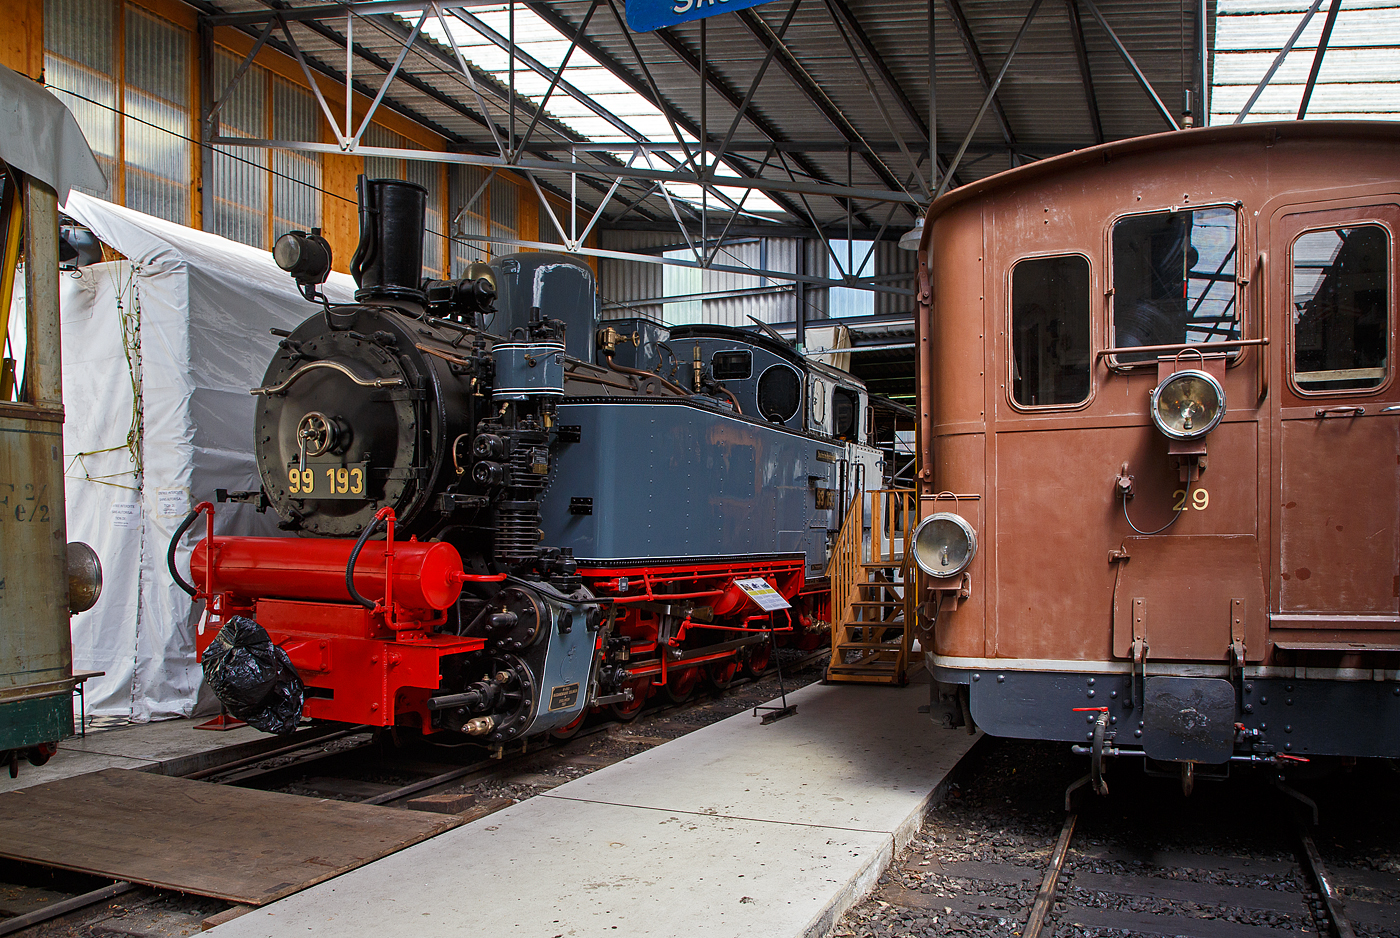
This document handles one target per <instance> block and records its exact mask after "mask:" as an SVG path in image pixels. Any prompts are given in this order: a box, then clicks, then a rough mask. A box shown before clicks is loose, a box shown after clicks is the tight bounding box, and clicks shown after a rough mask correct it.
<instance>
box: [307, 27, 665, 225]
mask: <svg viewBox="0 0 1400 938" xmlns="http://www.w3.org/2000/svg"><path fill="white" fill-rule="evenodd" d="M372 22H373V23H374V24H375V25H377V26H378V27H380V28H381V29H383V30H385V31H387V32H389V33H391V34H396V35H397V36H398V37H399V38H400V39H401V40H403V41H405V42H407V41H408V40H409V38H410V37H409V34H408V31H407V29H406V27H405V26H404V25H403V24H402V23H400V22H398V21H397V20H395V19H393V17H391V16H388V15H377V16H375V17H374V18H373V20H372ZM331 32H332V33H333V32H334V31H333V30H332V31H331ZM449 38H450V37H449ZM332 41H334V40H332ZM340 42H341V44H342V45H343V44H344V40H343V39H342V40H340ZM413 42H414V45H415V48H416V49H417V50H418V51H419V52H420V53H422V54H423V55H425V56H427V57H429V58H430V59H435V60H437V61H438V62H439V63H440V64H442V65H444V66H446V67H447V69H448V70H449V71H450V72H451V73H452V74H453V75H456V74H457V62H456V59H455V57H452V58H449V57H448V56H447V54H446V53H445V52H444V51H443V50H441V49H440V48H438V46H437V43H435V42H431V41H429V40H428V39H427V38H426V37H423V36H418V37H414V38H413ZM400 77H402V78H403V79H405V80H409V79H412V81H410V82H409V83H410V85H411V86H412V87H414V88H418V86H419V85H422V86H424V87H427V88H428V89H431V90H432V92H433V94H434V100H437V101H439V102H440V103H443V104H444V105H445V106H447V107H450V108H452V109H453V110H454V111H456V112H457V113H458V114H461V115H462V116H464V117H468V118H470V119H471V120H473V121H475V122H476V123H477V124H479V125H481V126H482V127H486V128H488V129H491V128H492V124H494V121H493V120H492V119H491V118H490V117H489V116H488V115H479V114H477V113H476V112H475V111H473V110H471V109H470V108H468V107H466V106H464V105H463V104H461V103H460V102H458V101H456V100H455V99H453V98H450V97H448V96H446V95H443V94H441V92H437V91H436V89H433V88H432V86H431V85H428V84H427V83H426V82H423V81H422V80H421V79H418V78H416V77H415V76H413V75H409V74H407V73H401V75H400ZM476 77H477V80H478V81H480V82H482V83H484V84H486V85H488V86H495V87H496V88H497V93H499V85H498V83H497V82H496V80H495V79H494V78H493V77H492V76H490V75H488V74H486V73H485V72H480V73H479V74H478V75H477V76H476ZM505 94H507V95H512V94H513V91H512V90H510V89H507V90H506V91H505ZM517 106H519V107H521V108H522V109H523V111H524V113H526V114H530V115H532V116H533V117H535V118H538V119H539V120H540V122H541V123H543V124H544V125H545V126H547V127H548V128H549V129H550V131H552V132H553V133H556V134H558V135H559V136H561V137H563V138H564V139H565V140H566V141H567V140H569V139H570V138H571V137H572V136H573V133H572V132H571V131H570V130H569V129H568V128H567V127H565V126H564V125H562V124H560V123H559V122H558V121H556V120H554V119H553V118H552V117H549V116H548V115H547V114H545V113H544V112H543V111H541V110H539V109H537V108H533V107H531V105H530V104H529V102H528V101H520V100H519V99H517ZM497 130H498V131H499V132H504V130H505V129H504V128H497ZM495 136H496V133H494V132H493V134H492V137H493V138H494V137H495ZM452 139H453V140H454V141H456V142H459V143H467V141H464V140H462V139H461V138H452ZM527 150H528V151H529V152H531V153H533V154H535V155H536V156H539V157H540V158H541V159H549V156H548V152H547V151H545V150H540V149H537V148H535V147H528V148H527ZM608 159H610V160H611V159H612V157H608ZM600 172H602V173H604V174H606V169H605V168H601V169H600ZM584 181H585V184H586V185H587V186H588V187H589V188H590V189H593V190H594V191H595V192H598V193H600V194H601V193H604V192H606V191H607V188H606V187H605V186H601V185H599V184H598V183H597V182H596V181H594V180H592V179H588V178H585V180H584ZM545 188H547V189H548V190H549V191H550V192H552V193H554V194H555V195H557V196H559V197H560V198H567V194H566V193H565V192H563V191H562V190H560V189H558V188H556V187H554V186H552V185H546V186H545ZM620 201H623V203H624V204H628V205H630V204H631V203H628V202H626V200H620ZM638 211H640V212H642V214H644V215H646V216H647V217H648V218H652V217H655V216H653V215H652V214H651V213H650V212H647V211H646V210H645V209H644V208H642V207H640V206H639V207H638Z"/></svg>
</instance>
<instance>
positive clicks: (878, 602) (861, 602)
mask: <svg viewBox="0 0 1400 938" xmlns="http://www.w3.org/2000/svg"><path fill="white" fill-rule="evenodd" d="M851 605H852V606H860V607H862V608H864V609H876V608H879V609H903V608H904V600H902V599H857V600H855V601H854V602H852V603H851Z"/></svg>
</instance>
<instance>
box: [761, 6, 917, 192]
mask: <svg viewBox="0 0 1400 938" xmlns="http://www.w3.org/2000/svg"><path fill="white" fill-rule="evenodd" d="M826 9H827V12H828V13H829V14H830V15H831V24H832V25H833V26H835V27H836V33H837V35H839V36H840V37H841V40H842V41H843V42H844V43H845V44H846V50H847V51H848V52H850V53H851V61H853V62H855V64H856V68H858V69H859V70H860V77H861V79H862V80H863V81H864V82H865V90H866V91H868V92H869V93H870V100H871V101H873V102H874V103H875V109H876V110H877V111H879V112H880V119H881V120H882V121H884V123H885V129H886V130H888V131H889V132H890V136H891V137H893V138H894V139H895V142H896V143H898V144H899V152H901V153H903V154H904V158H905V159H906V160H908V161H909V165H910V166H911V167H914V170H915V172H914V181H915V182H916V183H918V186H919V189H920V190H921V191H922V192H923V194H924V198H928V197H929V194H930V193H929V187H928V183H927V182H925V181H924V177H923V174H922V173H920V172H918V163H916V162H915V161H914V156H913V154H912V153H910V152H909V147H908V146H907V145H906V144H905V142H904V134H903V133H902V132H901V131H900V129H899V128H898V127H895V125H894V119H893V118H892V117H891V116H890V111H889V108H887V107H886V106H885V101H884V98H882V97H881V96H880V93H879V92H878V91H876V90H875V82H873V81H872V80H871V79H870V72H869V70H867V69H866V67H865V59H864V58H863V57H862V56H861V54H860V52H858V51H857V50H856V43H855V42H854V41H853V40H852V39H851V36H850V34H849V33H848V31H847V24H846V22H845V17H844V16H843V15H842V13H841V11H840V10H838V9H837V7H836V4H835V3H834V2H833V0H826ZM849 12H850V11H849V10H848V11H846V13H847V15H849ZM781 38H782V37H781V36H780V37H779V39H781ZM868 52H869V50H868V49H867V53H868ZM873 61H879V60H878V59H875V60H873ZM920 123H921V122H920ZM920 136H924V137H927V136H928V130H927V128H926V127H925V128H923V129H922V130H921V132H920Z"/></svg>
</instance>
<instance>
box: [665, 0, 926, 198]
mask: <svg viewBox="0 0 1400 938" xmlns="http://www.w3.org/2000/svg"><path fill="white" fill-rule="evenodd" d="M734 15H735V16H736V17H738V19H739V22H740V23H742V24H743V26H744V28H745V29H747V30H748V31H749V33H750V34H751V35H752V36H753V37H754V39H755V40H757V41H758V43H759V45H761V46H763V49H764V51H765V52H766V51H768V49H769V48H770V46H773V45H775V44H776V45H777V47H778V65H779V66H780V67H781V68H782V70H783V71H784V72H785V73H787V76H788V78H789V79H791V80H792V83H793V84H794V85H796V86H797V90H798V91H800V92H802V96H803V97H805V98H806V99H807V100H808V101H810V102H811V103H812V104H813V105H814V106H815V107H816V108H817V110H818V111H820V112H821V114H822V115H823V116H824V117H825V118H826V119H827V120H829V121H830V122H831V124H832V126H834V127H835V128H836V129H837V131H839V132H840V134H841V136H843V137H845V138H846V139H847V140H849V141H850V142H851V143H853V144H855V143H859V144H862V151H861V154H860V156H861V161H862V162H864V163H865V164H866V166H868V167H869V168H870V170H871V171H872V172H873V173H874V174H875V176H876V178H878V179H879V180H880V181H881V182H882V183H884V184H885V185H886V186H887V187H889V188H891V189H903V188H904V187H903V186H902V185H901V184H900V183H899V180H897V179H896V178H895V176H894V174H893V173H892V172H890V170H889V168H888V167H887V166H885V164H884V163H883V162H881V161H880V160H879V159H878V158H876V157H875V156H873V155H872V154H871V153H869V152H867V150H868V148H867V147H866V146H864V144H865V139H864V138H863V137H862V136H861V133H860V131H859V130H857V129H856V127H855V125H854V124H852V123H851V122H850V120H848V119H847V117H846V115H845V114H843V113H841V109H840V108H839V107H837V106H836V103H835V102H834V101H832V100H831V98H829V97H827V95H826V92H824V91H822V90H821V88H820V87H819V86H818V85H817V82H816V80H815V79H813V78H812V76H811V75H810V74H809V73H808V72H807V70H806V69H805V68H803V67H802V63H800V62H798V61H797V57H796V56H795V55H793V54H792V50H791V49H789V48H788V47H787V45H786V44H785V43H784V42H783V41H782V40H781V39H780V38H778V36H777V34H776V33H774V32H773V28H772V27H771V26H769V25H768V24H767V22H765V21H764V19H763V18H762V17H761V16H759V15H758V14H756V13H755V12H754V11H753V10H752V9H748V10H737V11H735V13H734ZM665 31H666V30H658V32H665ZM865 224H867V225H869V224H870V221H869V220H868V219H866V220H865Z"/></svg>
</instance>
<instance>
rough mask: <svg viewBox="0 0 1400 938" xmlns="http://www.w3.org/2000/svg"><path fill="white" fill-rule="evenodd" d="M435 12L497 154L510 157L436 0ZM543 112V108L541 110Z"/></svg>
mask: <svg viewBox="0 0 1400 938" xmlns="http://www.w3.org/2000/svg"><path fill="white" fill-rule="evenodd" d="M433 12H434V13H436V14H437V19H438V25H440V26H441V27H442V34H443V35H444V36H445V37H447V43H448V45H450V46H451V47H452V55H453V57H454V58H456V59H457V67H458V68H460V69H461V71H462V75H463V76H465V77H466V79H467V84H468V85H470V86H471V89H472V94H473V95H475V96H476V106H477V107H478V108H480V109H481V114H482V116H483V117H485V118H486V121H485V123H486V128H487V129H488V130H490V131H491V139H492V140H494V141H495V142H496V152H498V153H500V154H501V156H508V155H509V154H508V153H507V152H506V143H505V141H504V140H502V139H501V132H500V130H499V129H498V128H497V127H496V121H495V119H494V118H492V116H491V109H490V108H488V107H487V106H486V96H485V95H483V94H482V93H481V89H480V88H478V87H477V84H476V75H475V73H474V72H473V71H472V69H471V67H470V66H468V65H467V60H466V58H464V57H463V55H462V50H461V48H460V47H458V45H457V40H455V39H453V38H452V30H450V29H448V28H447V17H446V16H444V15H443V12H442V8H441V7H440V6H438V4H437V2H436V0H434V2H433ZM541 110H543V108H541ZM537 113H538V112H537ZM532 126H533V125H532ZM493 172H494V171H493Z"/></svg>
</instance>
